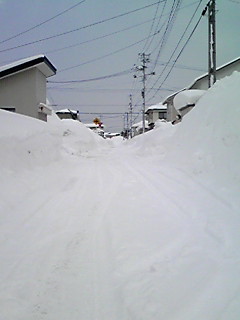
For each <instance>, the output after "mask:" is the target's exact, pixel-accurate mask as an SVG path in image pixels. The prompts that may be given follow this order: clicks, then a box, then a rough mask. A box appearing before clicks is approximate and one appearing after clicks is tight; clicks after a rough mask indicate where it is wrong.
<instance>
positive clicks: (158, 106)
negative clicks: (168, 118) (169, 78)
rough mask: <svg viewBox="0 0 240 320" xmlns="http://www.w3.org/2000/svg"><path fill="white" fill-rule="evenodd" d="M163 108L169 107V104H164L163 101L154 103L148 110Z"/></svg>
mask: <svg viewBox="0 0 240 320" xmlns="http://www.w3.org/2000/svg"><path fill="white" fill-rule="evenodd" d="M162 109H167V106H166V105H164V104H162V103H157V104H154V105H152V106H149V107H148V108H147V110H146V112H147V111H148V110H162Z"/></svg>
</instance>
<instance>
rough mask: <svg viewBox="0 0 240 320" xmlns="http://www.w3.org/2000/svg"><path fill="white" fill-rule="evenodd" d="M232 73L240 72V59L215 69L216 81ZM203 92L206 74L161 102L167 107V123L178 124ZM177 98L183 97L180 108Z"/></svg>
mask: <svg viewBox="0 0 240 320" xmlns="http://www.w3.org/2000/svg"><path fill="white" fill-rule="evenodd" d="M234 71H239V72H240V57H238V58H237V59H235V60H232V61H230V62H228V63H226V64H224V65H223V66H221V67H219V68H217V70H216V79H217V80H220V79H222V78H224V77H226V76H230V75H231V74H232V73H233V72H234ZM203 90H208V74H207V73H206V74H204V75H202V76H201V77H199V78H197V79H195V80H194V82H193V83H192V84H190V85H189V86H188V87H186V88H184V89H182V90H180V91H178V92H175V93H173V94H172V95H170V96H168V97H167V98H166V99H165V100H164V101H163V104H164V105H166V106H167V119H168V121H172V122H178V119H179V118H181V117H183V116H184V115H185V114H186V113H187V112H189V111H190V110H191V109H192V108H193V107H194V106H195V103H196V102H197V100H198V99H199V98H200V96H201V95H202V94H203V93H204V91H203ZM184 91H189V93H187V94H185V93H183V92H184ZM177 96H178V97H179V96H180V98H181V97H184V96H185V99H186V104H185V105H182V106H181V108H180V107H179V104H178V103H177V101H178V100H179V99H178V98H177ZM189 99H190V100H191V101H190V102H189ZM194 99H195V101H194ZM187 101H188V102H187Z"/></svg>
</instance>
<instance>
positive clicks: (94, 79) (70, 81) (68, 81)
mask: <svg viewBox="0 0 240 320" xmlns="http://www.w3.org/2000/svg"><path fill="white" fill-rule="evenodd" d="M130 72H132V69H128V70H125V71H121V72H117V73H113V74H109V75H106V76H101V77H97V78H91V79H82V80H63V81H49V80H48V81H47V82H48V83H64V84H67V83H83V82H90V81H98V80H103V79H109V78H113V77H119V76H123V75H126V74H128V73H130Z"/></svg>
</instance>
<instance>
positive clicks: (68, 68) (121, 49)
mask: <svg viewBox="0 0 240 320" xmlns="http://www.w3.org/2000/svg"><path fill="white" fill-rule="evenodd" d="M157 33H158V32H157ZM157 33H155V34H157ZM155 34H153V35H152V37H153V36H154V35H155ZM146 39H147V37H145V38H143V39H141V40H139V41H136V42H134V43H132V44H130V45H128V46H126V47H123V48H120V49H118V50H115V51H113V52H110V53H108V54H105V55H103V56H100V57H97V58H94V59H91V60H88V61H85V62H82V63H80V64H77V65H74V66H71V67H67V68H64V69H61V70H59V71H58V73H60V72H64V71H68V70H71V69H75V68H78V67H81V66H83V65H86V64H88V63H92V62H95V61H98V60H101V59H104V58H107V57H110V56H112V55H114V54H116V53H119V52H121V51H124V50H126V49H129V48H131V47H133V46H136V45H137V44H139V43H141V42H143V41H145V40H146Z"/></svg>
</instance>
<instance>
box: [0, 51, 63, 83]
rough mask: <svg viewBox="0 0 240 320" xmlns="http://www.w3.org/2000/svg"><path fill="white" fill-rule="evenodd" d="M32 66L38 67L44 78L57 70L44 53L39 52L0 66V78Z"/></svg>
mask: <svg viewBox="0 0 240 320" xmlns="http://www.w3.org/2000/svg"><path fill="white" fill-rule="evenodd" d="M34 67H36V68H38V69H39V70H40V71H41V72H42V73H43V74H44V75H45V77H46V78H48V77H51V76H53V75H55V74H56V71H57V69H56V68H55V67H54V66H53V64H52V63H51V62H50V61H49V60H48V58H47V57H46V56H45V55H43V54H40V55H37V56H33V57H29V58H25V59H21V60H18V61H15V62H12V63H10V64H7V65H5V66H1V67H0V79H1V78H4V77H8V76H10V75H13V74H15V73H18V72H22V71H25V70H27V69H31V68H34Z"/></svg>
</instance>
